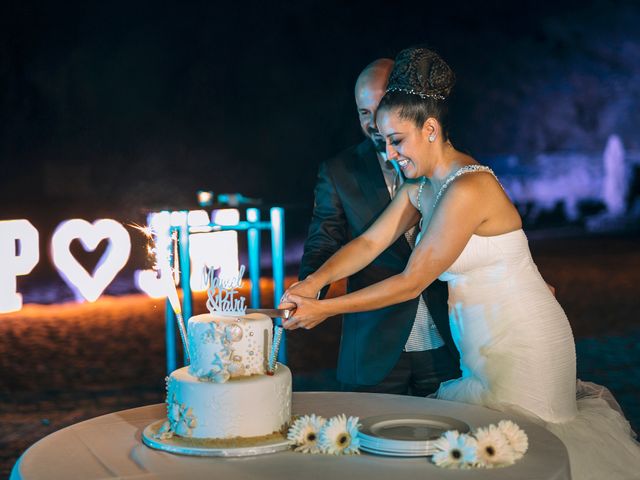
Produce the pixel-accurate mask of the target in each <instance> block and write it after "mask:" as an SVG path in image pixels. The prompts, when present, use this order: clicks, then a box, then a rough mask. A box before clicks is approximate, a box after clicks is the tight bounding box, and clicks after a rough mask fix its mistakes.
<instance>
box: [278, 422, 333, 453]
mask: <svg viewBox="0 0 640 480" xmlns="http://www.w3.org/2000/svg"><path fill="white" fill-rule="evenodd" d="M325 423H326V420H325V419H324V418H322V417H321V416H319V415H315V414H312V415H305V416H304V417H300V418H298V419H297V420H296V421H295V422H294V423H293V425H291V428H289V432H288V433H287V439H288V440H290V441H291V442H293V444H294V445H295V446H296V448H295V450H296V452H302V453H320V444H319V436H320V430H321V429H322V427H323V426H324V424H325Z"/></svg>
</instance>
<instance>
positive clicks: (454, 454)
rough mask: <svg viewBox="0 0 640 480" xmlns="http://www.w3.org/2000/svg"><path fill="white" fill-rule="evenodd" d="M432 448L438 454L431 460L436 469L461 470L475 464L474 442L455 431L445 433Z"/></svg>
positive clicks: (467, 436) (469, 437)
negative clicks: (434, 448) (436, 450)
mask: <svg viewBox="0 0 640 480" xmlns="http://www.w3.org/2000/svg"><path fill="white" fill-rule="evenodd" d="M434 446H435V447H436V448H437V449H438V452H437V453H436V454H435V455H433V457H432V459H431V460H432V461H433V463H435V464H436V465H437V466H438V467H444V468H463V467H467V466H470V465H473V464H474V463H475V462H476V440H475V439H474V438H473V437H471V436H469V435H464V434H462V435H461V434H459V433H458V432H457V431H456V430H449V431H448V432H445V433H444V435H442V436H441V437H440V438H439V439H438V440H436V441H435V442H434Z"/></svg>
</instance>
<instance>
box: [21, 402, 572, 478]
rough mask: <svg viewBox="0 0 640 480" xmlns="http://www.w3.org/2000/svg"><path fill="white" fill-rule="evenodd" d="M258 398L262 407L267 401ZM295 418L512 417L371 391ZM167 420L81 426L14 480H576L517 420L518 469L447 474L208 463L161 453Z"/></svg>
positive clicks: (159, 413)
mask: <svg viewBox="0 0 640 480" xmlns="http://www.w3.org/2000/svg"><path fill="white" fill-rule="evenodd" d="M259 401H260V400H259V399H256V403H259ZM293 413H294V414H310V413H316V414H319V415H322V416H324V417H331V416H333V415H336V414H339V413H345V414H347V415H355V416H359V417H360V418H361V419H362V418H364V417H367V416H370V415H381V414H389V413H422V414H424V413H429V414H434V415H445V416H450V417H454V418H458V419H460V420H463V421H465V422H467V423H468V424H469V425H470V426H471V427H472V428H475V427H480V426H485V425H488V424H490V423H497V422H498V421H499V420H501V419H503V418H511V419H514V417H510V416H507V415H504V414H503V413H501V412H496V411H494V410H489V409H487V408H482V407H476V406H470V405H464V404H460V403H453V402H445V401H442V400H433V399H428V398H417V397H405V396H400V395H383V394H371V393H342V392H305V393H294V394H293ZM165 415H166V410H165V406H164V404H158V405H150V406H147V407H140V408H134V409H131V410H124V411H121V412H115V413H111V414H109V415H104V416H101V417H97V418H94V419H91V420H87V421H84V422H80V423H77V424H75V425H72V426H70V427H67V428H64V429H62V430H59V431H57V432H54V433H52V434H51V435H48V436H47V437H45V438H43V439H42V440H40V441H39V442H37V443H35V444H34V445H32V446H31V447H30V448H29V449H28V450H27V451H26V452H25V453H24V454H23V455H22V457H20V459H19V460H18V462H17V463H16V465H15V466H14V468H13V471H12V473H11V480H20V479H26V480H33V479H51V480H55V479H65V480H68V479H87V480H89V479H98V478H126V479H136V480H138V479H151V478H162V479H182V478H185V479H194V480H195V479H200V478H202V479H209V480H210V479H216V478H220V479H227V480H231V479H257V478H273V479H279V480H280V479H288V478H295V479H300V480H313V479H318V480H319V479H325V478H331V479H338V480H342V479H344V480H355V479H359V478H366V479H368V480H376V479H385V480H387V479H392V480H401V479H412V480H415V479H436V478H443V479H448V478H456V479H462V478H464V479H465V480H480V479H491V480H498V479H519V480H526V479H531V480H533V479H535V480H541V479H553V480H556V479H557V480H560V479H563V480H569V479H570V478H571V475H570V469H569V458H568V456H567V451H566V449H565V447H564V445H563V444H562V442H560V440H559V439H558V438H557V437H555V436H554V435H553V434H551V433H550V432H548V431H547V430H545V429H543V428H541V427H539V426H536V425H533V424H530V423H526V422H525V421H523V420H521V419H515V420H516V421H517V422H518V423H519V424H520V426H521V427H523V428H524V430H525V431H526V433H527V435H528V436H529V451H528V452H527V454H526V455H525V456H524V458H523V459H521V460H520V461H518V462H517V463H516V464H515V465H512V466H509V467H505V468H499V469H490V470H488V469H487V470H481V469H476V470H473V471H470V470H444V469H440V468H438V467H436V466H434V465H432V464H431V463H429V460H428V459H426V458H423V457H419V458H395V457H383V456H376V455H370V454H366V453H363V454H362V455H354V456H344V457H335V456H329V455H305V454H301V453H295V452H293V451H286V452H280V453H276V454H272V455H261V456H256V457H244V458H212V457H207V458H201V457H187V456H180V455H172V454H170V453H166V452H161V451H157V450H153V449H151V448H148V447H147V446H145V445H144V444H143V443H142V441H141V434H142V430H144V428H145V427H146V426H147V425H149V424H150V423H152V422H154V421H156V420H158V419H161V418H163V417H164V416H165Z"/></svg>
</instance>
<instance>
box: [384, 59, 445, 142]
mask: <svg viewBox="0 0 640 480" xmlns="http://www.w3.org/2000/svg"><path fill="white" fill-rule="evenodd" d="M455 81H456V77H455V74H454V73H453V70H451V68H450V67H449V65H447V64H446V63H445V61H444V60H442V58H440V56H439V55H438V54H437V53H435V52H434V51H432V50H429V49H428V48H424V47H411V48H407V49H405V50H402V51H401V52H400V53H399V54H398V55H397V56H396V59H395V64H394V66H393V70H392V71H391V75H390V76H389V83H388V85H387V90H386V93H385V95H384V97H382V100H381V101H380V105H379V106H378V115H380V112H381V111H382V110H389V111H396V112H397V113H398V115H399V116H400V118H402V119H403V120H410V121H412V122H413V123H414V124H415V125H416V126H417V127H418V128H422V125H424V122H425V121H426V120H427V119H428V118H429V117H433V118H435V119H436V120H438V122H439V123H440V125H441V127H442V138H443V140H445V141H446V140H447V139H448V137H449V132H448V130H449V123H448V120H449V118H448V116H449V115H448V114H449V109H448V104H447V98H448V97H449V94H450V93H451V90H452V89H453V85H454V84H455Z"/></svg>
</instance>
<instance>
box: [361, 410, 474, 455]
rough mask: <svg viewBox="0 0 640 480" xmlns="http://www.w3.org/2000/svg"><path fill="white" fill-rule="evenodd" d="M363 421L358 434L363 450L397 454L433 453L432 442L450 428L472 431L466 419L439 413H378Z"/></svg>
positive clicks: (461, 431) (463, 431) (462, 431)
mask: <svg viewBox="0 0 640 480" xmlns="http://www.w3.org/2000/svg"><path fill="white" fill-rule="evenodd" d="M361 424H362V428H361V429H360V433H359V435H358V436H359V438H360V445H361V447H362V449H363V450H365V451H372V452H374V451H375V453H379V454H388V455H396V456H414V455H415V456H420V455H432V454H433V453H434V446H433V442H434V441H435V440H437V439H438V438H440V436H441V435H442V434H443V433H444V432H446V431H447V430H457V431H458V432H460V433H465V432H468V431H469V425H467V424H466V423H464V422H462V421H460V420H457V419H455V418H451V417H443V416H439V415H422V414H390V415H378V416H375V417H368V418H365V419H363V420H362V421H361Z"/></svg>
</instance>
